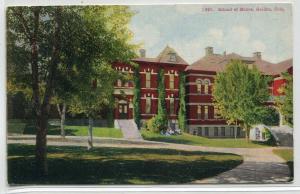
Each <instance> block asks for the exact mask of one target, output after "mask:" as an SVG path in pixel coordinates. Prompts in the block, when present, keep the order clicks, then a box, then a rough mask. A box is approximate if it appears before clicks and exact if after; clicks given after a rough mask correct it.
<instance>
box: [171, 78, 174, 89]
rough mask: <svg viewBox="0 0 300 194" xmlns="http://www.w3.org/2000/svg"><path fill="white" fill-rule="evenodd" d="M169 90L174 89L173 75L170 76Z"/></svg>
mask: <svg viewBox="0 0 300 194" xmlns="http://www.w3.org/2000/svg"><path fill="white" fill-rule="evenodd" d="M170 89H174V74H170Z"/></svg>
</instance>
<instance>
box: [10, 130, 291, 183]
mask: <svg viewBox="0 0 300 194" xmlns="http://www.w3.org/2000/svg"><path fill="white" fill-rule="evenodd" d="M86 142H87V137H66V139H64V140H63V139H62V138H60V137H59V136H48V145H57V146H62V145H74V146H86V145H87V143H86ZM8 143H25V144H35V140H34V136H30V135H28V136H20V137H16V136H13V137H9V138H8ZM94 146H95V147H129V148H130V147H132V148H133V147H134V148H157V149H161V148H166V149H178V150H187V151H206V152H223V153H234V154H238V155H241V156H243V159H244V162H243V163H242V164H241V165H239V166H237V167H236V168H234V169H232V170H230V171H227V172H224V173H221V174H219V175H217V176H215V177H212V178H207V179H202V180H198V181H194V182H192V183H218V184H220V183H221V184H228V183H235V184H240V183H248V184H249V183H257V184H260V183H286V182H287V181H289V180H290V177H289V174H290V172H289V168H288V166H287V165H286V164H285V161H284V160H283V159H281V158H280V157H278V156H277V155H274V154H273V152H272V150H273V149H276V148H271V147H268V148H215V147H203V146H191V145H184V144H173V143H161V142H153V141H145V140H128V139H113V138H95V139H94Z"/></svg>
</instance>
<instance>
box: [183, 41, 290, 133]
mask: <svg viewBox="0 0 300 194" xmlns="http://www.w3.org/2000/svg"><path fill="white" fill-rule="evenodd" d="M232 59H238V60H241V61H243V62H244V63H245V64H247V65H248V67H249V68H253V66H256V67H257V68H258V70H260V72H261V73H262V74H264V75H270V76H273V77H274V81H273V82H272V83H270V88H269V89H270V93H272V96H277V95H279V94H278V92H277V90H278V88H280V87H281V85H282V84H283V83H284V80H283V79H282V77H281V73H282V72H285V71H289V73H292V60H287V61H284V62H281V63H278V64H273V63H270V62H268V61H265V60H263V59H262V56H261V53H260V52H255V53H253V56H252V57H244V56H240V55H238V54H236V53H230V54H226V52H224V53H223V54H216V53H214V51H213V48H212V47H207V48H205V56H204V57H202V58H201V59H199V60H198V61H196V62H195V63H193V64H192V65H190V66H188V67H187V68H186V70H185V71H186V77H187V80H186V82H187V87H186V95H187V99H186V107H187V125H188V128H189V132H190V133H192V134H195V135H200V136H209V137H233V136H235V135H236V136H238V137H242V136H244V133H243V131H242V130H241V129H240V128H239V127H238V126H235V125H227V122H226V120H224V119H222V118H221V117H220V115H218V110H217V109H216V108H215V107H214V106H213V96H212V85H213V84H214V77H215V75H216V74H217V73H218V72H221V71H224V70H225V67H226V65H227V64H228V63H229V62H230V60H232ZM272 101H273V98H271V99H270V102H269V103H268V104H269V105H272V104H273V102H272Z"/></svg>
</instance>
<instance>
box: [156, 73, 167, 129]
mask: <svg viewBox="0 0 300 194" xmlns="http://www.w3.org/2000/svg"><path fill="white" fill-rule="evenodd" d="M155 117H156V120H157V121H155V122H156V123H157V126H158V128H159V130H160V131H161V130H166V129H167V128H168V116H167V108H166V90H165V73H164V70H163V69H160V70H159V74H158V107H157V115H156V116H155Z"/></svg>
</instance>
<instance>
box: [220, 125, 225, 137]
mask: <svg viewBox="0 0 300 194" xmlns="http://www.w3.org/2000/svg"><path fill="white" fill-rule="evenodd" d="M221 135H222V136H223V137H224V136H225V127H221Z"/></svg>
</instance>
